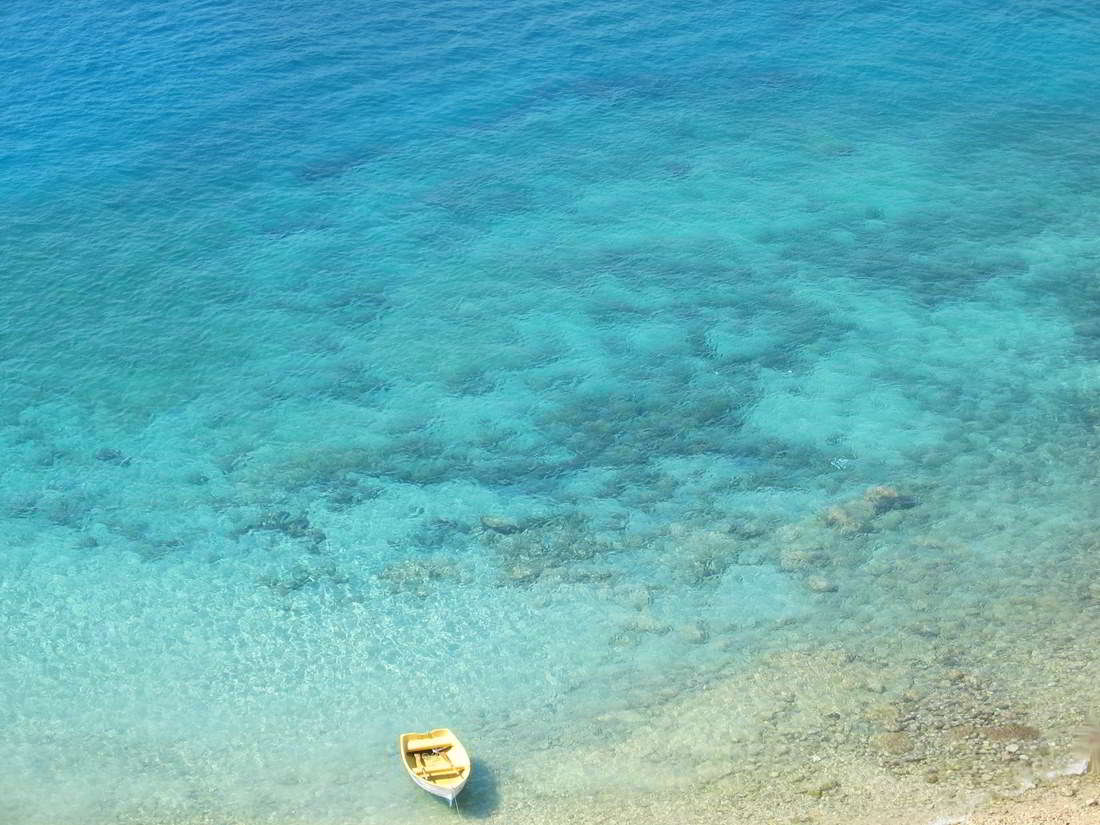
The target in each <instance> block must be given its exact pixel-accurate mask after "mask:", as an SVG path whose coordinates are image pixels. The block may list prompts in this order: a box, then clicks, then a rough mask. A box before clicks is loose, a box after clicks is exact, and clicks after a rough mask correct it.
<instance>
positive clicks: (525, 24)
mask: <svg viewBox="0 0 1100 825" xmlns="http://www.w3.org/2000/svg"><path fill="white" fill-rule="evenodd" d="M1098 27H1100V13H1098V11H1097V9H1096V7H1095V6H1094V4H1092V3H1089V2H1085V0H1046V1H1044V0H1019V1H1018V2H1012V3H1005V2H1000V1H998V2H993V0H979V1H975V0H967V2H963V0H930V2H926V3H920V4H911V3H908V4H903V3H889V2H855V0H833V1H832V2H829V3H820V2H813V3H811V2H795V1H793V0H749V1H747V2H742V3H737V4H730V3H724V2H700V3H692V4H684V3H679V2H667V0H657V2H652V0H651V1H650V2H639V1H638V0H623V2H607V1H606V0H604V1H603V2H596V3H592V2H586V3H580V2H575V1H574V0H545V1H543V2H538V1H536V2H514V0H505V2H493V3H478V2H469V3H463V2H456V0H424V2H419V3H412V4H410V3H405V2H394V0H375V2H371V3H369V4H368V3H355V2H350V1H349V0H340V2H337V3H324V4H318V3H307V2H302V1H301V0H286V1H285V2H280V3H260V2H246V0H240V1H239V2H235V3H222V4H216V3H184V2H179V0H156V2H144V3H136V2H124V1H123V0H92V2H82V3H77V2H71V0H63V1H62V2H59V3H56V4H52V5H50V6H49V7H47V6H44V5H42V4H40V3H31V2H28V0H13V1H12V2H8V3H6V4H4V7H3V9H0V34H2V36H3V42H4V43H5V44H6V48H5V50H4V53H3V55H0V107H2V111H3V113H4V129H3V132H2V134H0V199H2V201H0V203H2V210H3V212H2V214H3V216H4V219H3V221H2V223H0V260H2V262H3V263H2V266H3V271H2V276H0V277H2V292H0V310H2V315H0V359H2V360H0V368H2V376H3V386H4V392H3V393H2V396H0V443H2V445H3V451H4V462H3V466H2V469H0V478H2V484H0V523H2V529H3V535H4V542H3V551H2V554H0V618H2V623H0V634H2V635H0V653H2V656H3V658H2V660H0V661H2V665H3V666H2V669H0V700H2V701H0V728H2V729H3V731H4V748H3V751H4V752H3V760H4V762H5V764H4V766H3V770H2V771H0V819H2V820H3V821H5V822H11V823H17V824H18V825H23V823H27V825H32V824H33V825H37V823H51V825H68V823H82V824H83V825H94V823H117V822H144V823H162V822H163V823H167V822H173V823H192V822H195V823H197V822H213V821H217V822H222V821H230V820H232V821H235V822H253V821H255V822H307V821H308V822H311V823H318V824H319V825H325V823H342V822H364V821H366V822H375V821H377V822H392V821H403V822H408V823H416V822H429V821H443V819H442V817H443V815H444V814H445V813H446V812H445V811H442V812H441V811H440V809H439V808H438V806H434V805H431V804H429V802H430V801H427V800H423V799H421V798H420V796H418V795H417V794H416V792H415V790H414V789H413V788H412V787H411V784H410V783H408V782H407V781H406V780H405V779H404V777H402V776H401V775H400V774H399V773H396V772H395V768H394V764H395V763H394V758H393V753H392V743H393V741H394V738H395V736H396V734H397V733H398V732H399V731H402V730H406V729H423V728H430V727H433V726H437V725H441V724H448V725H450V726H452V727H454V728H456V729H457V730H458V731H459V732H460V733H461V734H463V736H464V737H465V738H466V739H467V741H468V742H469V744H470V746H471V749H472V750H473V751H474V752H475V757H478V758H479V760H480V761H479V764H481V765H483V766H484V775H485V776H487V777H488V776H491V777H492V781H491V782H490V780H488V779H482V780H480V781H481V782H482V783H483V784H482V785H481V786H480V787H475V788H472V789H471V790H472V791H473V793H472V794H470V796H471V797H472V798H471V801H470V803H469V804H470V806H471V810H472V811H474V812H478V811H480V814H481V815H482V816H483V817H502V818H503V819H502V821H505V820H507V819H508V817H509V816H512V814H510V813H509V811H510V808H509V806H510V805H513V804H518V803H515V800H517V799H519V800H526V799H529V798H532V797H531V796H530V795H531V794H534V795H535V797H533V798H537V795H538V794H539V793H543V794H546V795H548V796H550V797H554V798H561V799H569V798H571V796H572V797H575V796H576V795H578V794H582V793H585V792H587V791H589V790H591V778H590V777H589V778H586V777H584V776H581V775H580V774H579V773H576V772H573V773H571V772H569V771H563V772H561V773H560V774H555V775H554V778H553V779H552V781H550V783H549V785H544V786H543V787H536V788H531V787H530V786H529V785H528V784H527V783H523V782H521V781H520V780H521V779H522V770H520V769H514V768H513V766H514V764H515V763H514V761H513V760H514V759H515V757H516V755H517V753H524V752H526V750H525V748H526V747H528V746H529V745H523V744H522V743H518V742H517V739H516V737H517V732H519V731H528V732H530V735H531V736H532V741H533V742H535V743H537V749H539V750H541V751H545V752H548V753H550V755H551V756H553V755H554V754H555V753H557V755H558V757H557V758H558V759H559V761H560V759H561V755H562V754H565V755H568V754H570V753H572V752H573V751H574V750H575V749H580V748H584V747H588V746H590V745H592V743H593V742H594V741H595V740H596V739H606V738H610V739H611V740H616V738H617V739H618V740H625V738H627V737H634V738H635V740H637V739H640V740H642V741H645V740H646V737H647V736H648V737H650V739H651V740H652V742H651V745H652V746H653V747H654V748H657V747H658V746H659V744H660V743H659V742H658V741H657V738H656V737H657V734H656V733H655V732H654V731H655V729H652V728H645V727H644V726H643V727H639V726H638V725H631V724H629V723H628V724H621V725H619V726H618V727H614V726H612V728H606V727H601V724H603V722H601V721H600V720H605V721H606V720H607V719H609V718H614V714H620V715H621V714H627V713H629V712H630V709H631V708H637V707H647V708H652V707H656V706H657V705H659V702H658V701H657V700H658V699H660V700H661V701H664V700H666V699H667V698H668V696H669V695H671V694H670V691H671V693H672V694H676V693H677V691H683V690H684V686H685V685H692V684H695V683H696V682H695V680H697V679H698V678H699V674H701V673H705V674H726V675H729V674H735V673H737V672H739V671H738V669H739V668H747V667H750V666H751V665H752V663H753V662H754V661H757V660H758V659H759V657H760V656H762V655H765V654H768V653H774V652H776V651H783V650H790V649H792V647H798V648H799V649H811V650H812V649H814V648H815V647H817V646H829V645H836V644H842V645H846V646H850V647H852V648H857V647H859V646H861V645H864V646H874V645H876V644H881V645H889V644H891V643H892V642H891V640H894V639H896V638H898V637H899V636H900V635H903V634H904V632H905V628H910V627H912V626H913V624H914V622H918V621H920V622H927V621H937V620H943V621H948V620H950V621H951V622H953V624H951V627H952V628H953V630H952V634H954V636H955V637H956V638H954V639H953V643H956V644H958V645H959V646H960V647H973V648H976V649H980V648H981V645H982V644H985V643H988V644H993V643H994V642H993V641H990V636H989V632H990V631H989V627H990V625H989V621H988V614H983V615H982V617H981V618H978V617H979V614H981V613H983V611H986V610H987V609H988V608H989V606H990V605H991V604H995V603H996V602H997V599H998V598H1001V597H1004V598H1009V597H1013V598H1014V597H1017V596H1019V595H1020V593H1021V592H1024V593H1027V592H1035V591H1036V589H1042V587H1043V586H1044V585H1043V582H1046V581H1051V580H1055V579H1059V577H1062V578H1064V579H1069V580H1071V584H1072V582H1074V581H1079V580H1080V577H1081V576H1088V575H1095V573H1096V571H1095V564H1096V561H1095V559H1096V556H1092V557H1089V558H1091V559H1092V561H1091V562H1090V561H1088V559H1087V558H1083V557H1079V556H1078V555H1075V554H1074V553H1071V552H1070V551H1069V550H1067V548H1070V547H1076V546H1077V545H1075V544H1074V542H1077V541H1078V540H1079V539H1080V537H1081V536H1082V535H1084V534H1085V533H1087V532H1088V531H1089V530H1090V529H1092V528H1093V527H1094V526H1095V524H1096V519H1097V515H1098V514H1097V511H1096V504H1095V496H1094V495H1093V493H1094V489H1093V486H1092V485H1093V481H1094V476H1095V455H1096V453H1095V450H1096V426H1097V422H1098V420H1100V412H1098V410H1100V368H1098V367H1097V361H1096V358H1097V356H1098V354H1100V326H1098V324H1097V321H1096V318H1097V302H1098V299H1100V288H1098V286H1097V283H1098V282H1097V271H1098V269H1097V268H1098V265H1100V233H1097V231H1096V215H1097V214H1098V207H1100V119H1098V118H1097V114H1096V112H1097V110H1096V107H1095V100H1096V91H1097V90H1096V76H1095V67H1096V66H1097V65H1100V62H1098V61H1100V45H1098V43H1100V41H1098V40H1097V38H1096V33H1097V31H1098ZM875 485H894V486H895V487H896V488H897V489H898V490H899V491H900V493H901V494H902V495H904V496H909V497H911V498H910V499H908V500H906V501H904V503H905V504H906V505H908V504H914V505H915V506H912V507H904V508H902V507H898V508H893V509H891V508H889V507H887V506H885V505H884V506H883V508H882V511H881V512H872V513H870V514H868V513H867V512H866V510H865V509H863V510H861V509H860V507H859V506H856V505H845V502H850V501H852V500H860V499H861V497H862V496H863V495H864V491H865V490H866V489H867V488H868V487H872V486H875ZM835 506H841V507H842V509H843V508H844V507H847V508H848V509H847V510H846V511H845V512H848V511H851V512H852V513H854V514H855V515H854V516H853V518H854V519H855V522H856V523H855V524H854V525H853V524H847V523H843V519H842V520H841V523H838V522H837V518H836V516H835V515H834V517H833V518H832V519H831V521H832V523H831V524H830V523H828V522H829V521H830V519H829V518H826V517H822V515H821V514H822V513H823V512H825V511H827V509H828V508H829V507H835ZM841 515H842V516H843V514H841ZM849 527H850V528H851V529H850V530H849V529H848V528H849ZM930 536H931V537H932V538H931V539H930V538H929V537H930ZM960 548H962V549H960ZM791 553H795V554H796V555H794V556H792V555H791ZM797 554H801V555H797ZM1071 562H1072V563H1071ZM1088 564H1092V565H1093V567H1092V568H1088V567H1087V565H1088ZM1075 565H1076V566H1075ZM1082 565H1085V566H1084V567H1082ZM1090 570H1091V573H1090V572H1089V571H1090ZM813 576H817V577H818V578H817V579H813V578H812V577H813ZM808 585H810V586H808ZM1067 586H1069V585H1067ZM830 588H835V590H832V589H830ZM1074 592H1075V593H1076V591H1074ZM1073 598H1074V599H1076V598H1077V596H1074V597H1073ZM1069 602H1072V604H1069V607H1068V608H1066V609H1068V610H1069V611H1070V612H1074V613H1077V614H1081V613H1082V611H1084V612H1085V613H1087V612H1088V611H1089V610H1094V608H1093V607H1089V606H1087V605H1085V606H1081V603H1079V602H1077V601H1073V599H1070V600H1069ZM1052 604H1053V602H1052ZM1075 605H1076V606H1075ZM1044 609H1048V610H1049V611H1052V612H1050V613H1048V614H1044V613H1042V610H1040V612H1039V614H1038V615H1037V617H1036V618H1035V621H1036V622H1037V623H1038V624H1043V623H1046V624H1053V623H1054V622H1056V621H1058V620H1059V616H1060V614H1057V613H1056V611H1057V610H1058V609H1061V608H1056V607H1054V606H1050V605H1048V607H1047V608H1044ZM1089 615H1095V613H1094V612H1093V613H1092V614H1089ZM968 617H969V618H968ZM968 622H969V623H968ZM1008 624H1010V623H1008ZM1006 627H1007V624H1006ZM969 628H973V629H974V632H975V635H974V637H973V638H972V639H969V640H968V639H967V638H966V633H967V631H968V629H969ZM983 634H985V635H983ZM1011 634H1012V631H1011V628H1008V629H1005V630H1004V635H1002V636H1000V637H997V639H996V643H997V644H1002V643H1003V642H1004V641H1005V639H1009V640H1011ZM918 641H919V640H918ZM1024 644H1026V645H1032V646H1034V645H1037V644H1038V645H1041V644H1043V642H1042V641H1041V640H1035V639H1031V640H1025V642H1024ZM677 695H679V694H677ZM655 697H656V698H655ZM661 697H664V698H663V699H662V698H661ZM653 712H654V713H656V712H657V711H653ZM609 715H610V716H609ZM621 718H629V717H628V716H622V717H621ZM647 731H649V732H648V733H647ZM695 733H697V731H692V730H688V734H689V735H694V734H695ZM555 748H556V749H557V751H555V750H554V749H555ZM700 758H702V757H700ZM689 761H690V760H689ZM690 767H691V766H690V765H689V766H688V767H687V768H685V766H684V765H683V764H682V763H679V762H676V763H668V764H667V765H665V766H664V767H661V766H660V765H659V764H658V763H657V762H654V763H653V764H651V765H650V769H651V773H650V774H648V775H647V776H646V778H645V779H646V782H647V783H648V784H649V785H650V786H658V787H671V788H675V787H679V785H678V784H677V783H679V782H682V781H683V774H684V771H685V770H687V769H690ZM607 781H610V782H611V783H612V785H614V783H615V782H616V781H622V782H623V783H624V787H625V786H629V785H630V782H631V781H634V780H632V779H630V778H629V777H628V778H625V779H621V780H620V779H617V778H609V779H607ZM525 794H526V795H527V796H525ZM479 795H480V796H479ZM479 799H480V801H479ZM479 806H480V807H479ZM513 813H514V812H513ZM518 816H519V815H518V814H515V815H514V816H513V818H512V819H511V821H513V822H515V821H519V818H518ZM546 816H548V817H549V816H550V815H549V814H546ZM547 821H549V820H547ZM578 821H579V820H578Z"/></svg>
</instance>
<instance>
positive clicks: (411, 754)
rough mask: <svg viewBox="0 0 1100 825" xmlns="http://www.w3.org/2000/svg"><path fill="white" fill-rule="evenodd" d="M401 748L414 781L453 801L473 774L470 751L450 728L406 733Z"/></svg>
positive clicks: (403, 758) (402, 759) (403, 762)
mask: <svg viewBox="0 0 1100 825" xmlns="http://www.w3.org/2000/svg"><path fill="white" fill-rule="evenodd" d="M397 752H398V753H399V754H401V762H402V764H404V766H405V770H406V771H408V772H409V776H410V777H411V778H412V781H413V782H415V783H416V784H417V785H419V786H420V787H421V788H423V789H424V790H426V791H427V792H428V793H433V794H435V795H436V796H441V797H443V798H444V799H446V800H447V802H448V803H449V804H451V805H453V804H454V801H455V797H456V796H458V795H459V794H460V793H462V789H463V788H465V787H466V781H467V780H468V779H469V778H470V770H471V768H472V767H473V766H472V765H471V764H470V755H469V754H468V753H466V749H465V748H464V747H462V743H461V742H459V741H458V737H457V736H455V735H454V734H453V733H451V731H449V730H448V729H447V728H436V729H435V730H433V731H432V732H431V733H403V734H401V737H400V738H399V739H398V740H397Z"/></svg>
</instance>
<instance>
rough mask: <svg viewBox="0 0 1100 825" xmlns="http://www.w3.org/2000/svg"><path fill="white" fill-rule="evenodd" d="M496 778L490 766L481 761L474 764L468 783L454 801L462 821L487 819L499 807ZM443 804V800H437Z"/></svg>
mask: <svg viewBox="0 0 1100 825" xmlns="http://www.w3.org/2000/svg"><path fill="white" fill-rule="evenodd" d="M497 784H498V783H497V778H496V774H495V773H494V772H493V768H492V766H491V765H487V764H486V763H485V762H482V761H481V760H477V761H476V762H475V763H474V769H473V771H472V772H471V774H470V781H469V783H468V784H467V785H466V788H465V789H464V790H463V791H462V794H461V795H460V796H459V797H458V799H456V800H455V807H456V808H458V813H459V814H460V815H461V816H462V818H463V819H488V818H489V817H490V816H492V814H493V813H494V812H495V811H496V809H497V808H498V807H499V805H500V794H499V792H498V790H497ZM439 801H440V802H443V800H442V799H441V800H439Z"/></svg>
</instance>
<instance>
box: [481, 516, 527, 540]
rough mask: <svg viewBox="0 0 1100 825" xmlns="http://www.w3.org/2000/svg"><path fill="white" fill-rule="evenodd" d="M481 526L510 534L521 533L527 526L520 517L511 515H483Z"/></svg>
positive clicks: (503, 533)
mask: <svg viewBox="0 0 1100 825" xmlns="http://www.w3.org/2000/svg"><path fill="white" fill-rule="evenodd" d="M481 526H482V527H484V528H485V529H486V530H492V531H493V532H494V533H500V534H502V535H505V536H508V535H511V534H512V533H520V532H522V531H523V530H524V529H525V528H524V526H523V524H521V523H520V522H519V520H518V519H514V518H511V517H510V516H482V517H481Z"/></svg>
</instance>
